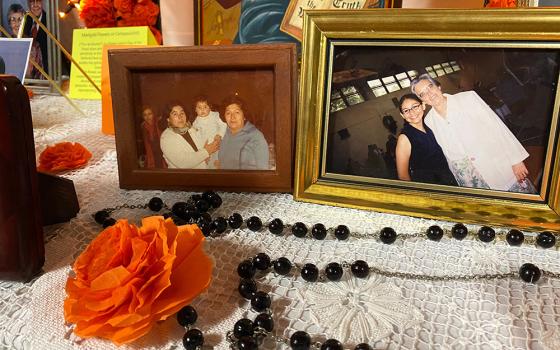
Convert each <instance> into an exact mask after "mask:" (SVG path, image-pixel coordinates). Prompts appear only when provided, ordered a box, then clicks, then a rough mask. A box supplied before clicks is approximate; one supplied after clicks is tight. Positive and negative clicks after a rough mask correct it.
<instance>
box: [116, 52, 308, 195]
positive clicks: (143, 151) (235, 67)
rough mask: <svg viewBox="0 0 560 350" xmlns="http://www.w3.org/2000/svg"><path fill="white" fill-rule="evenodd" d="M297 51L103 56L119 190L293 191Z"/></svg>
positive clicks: (144, 53) (120, 53)
mask: <svg viewBox="0 0 560 350" xmlns="http://www.w3.org/2000/svg"><path fill="white" fill-rule="evenodd" d="M295 53H296V51H295V45H293V44H277V45H250V46H247V45H235V46H213V47H157V48H144V49H119V50H110V51H109V70H110V74H111V90H112V91H113V110H114V116H115V138H116V146H117V156H118V164H119V181H120V186H121V187H122V188H129V189H132V188H137V189H140V188H141V189H194V188H206V189H224V190H231V191H244V190H250V191H257V192H283V191H285V192H290V191H291V189H292V180H293V177H292V174H293V171H292V169H293V166H292V164H293V144H294V132H293V125H294V120H295V91H296V88H295V84H296V65H297V61H296V58H295Z"/></svg>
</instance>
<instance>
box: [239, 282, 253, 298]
mask: <svg viewBox="0 0 560 350" xmlns="http://www.w3.org/2000/svg"><path fill="white" fill-rule="evenodd" d="M237 291H238V292H239V294H240V295H241V296H242V297H243V298H245V299H247V300H251V298H252V297H253V295H255V293H256V291H257V284H256V283H255V281H254V280H251V279H242V280H241V281H239V286H238V287H237Z"/></svg>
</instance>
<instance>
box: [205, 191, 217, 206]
mask: <svg viewBox="0 0 560 350" xmlns="http://www.w3.org/2000/svg"><path fill="white" fill-rule="evenodd" d="M202 199H204V200H205V201H207V202H208V203H209V204H210V206H211V207H212V208H214V209H216V208H219V207H220V206H221V205H222V197H220V195H219V194H217V193H216V192H214V191H206V192H203V193H202Z"/></svg>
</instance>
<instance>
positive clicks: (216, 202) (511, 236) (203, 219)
mask: <svg viewBox="0 0 560 350" xmlns="http://www.w3.org/2000/svg"><path fill="white" fill-rule="evenodd" d="M221 205H222V198H221V197H220V195H218V194H217V193H216V192H213V191H207V192H204V193H202V194H193V195H191V197H190V199H189V200H188V201H186V202H184V201H179V202H176V203H175V204H173V206H172V207H171V208H169V207H168V206H167V205H165V204H164V202H163V200H162V199H161V198H159V197H153V198H152V199H150V201H149V202H148V204H145V205H129V204H123V205H120V206H116V207H113V208H105V209H102V210H100V211H98V212H96V213H95V214H94V215H93V217H94V219H95V221H96V222H97V223H99V224H101V225H103V227H104V228H105V227H108V226H112V225H114V224H115V222H116V221H115V219H113V218H112V217H111V214H112V213H113V212H114V211H117V210H120V209H124V208H126V209H146V208H148V209H150V210H151V211H153V212H160V211H162V210H163V209H165V212H164V213H163V216H164V217H165V218H168V217H171V218H172V219H173V221H174V222H175V224H176V225H185V224H197V225H198V227H199V228H200V230H201V231H202V233H203V234H204V235H205V236H207V237H219V236H220V235H222V234H224V233H226V231H227V230H228V226H229V228H230V230H236V229H239V228H241V227H242V226H243V224H245V226H246V227H247V228H248V229H249V230H250V231H253V232H259V231H265V230H268V231H269V232H270V233H272V234H274V235H277V236H281V235H284V234H288V232H291V234H292V235H293V236H295V237H298V238H304V237H311V238H313V239H317V240H323V239H325V238H326V237H327V235H328V234H330V235H332V236H333V237H334V238H335V239H338V240H346V239H348V238H349V237H355V238H373V239H379V240H380V241H381V242H382V243H385V244H392V243H394V242H395V241H396V240H397V238H400V239H407V238H417V237H423V236H425V237H426V238H428V239H429V240H431V241H439V240H441V239H442V238H443V236H444V235H445V234H448V235H450V236H451V237H453V238H455V239H457V240H463V239H465V238H466V237H467V236H468V235H469V230H468V229H467V227H466V226H465V225H463V224H461V223H457V224H455V225H453V227H452V228H451V230H444V229H443V228H441V227H440V226H438V225H432V226H430V227H428V228H427V229H426V231H425V232H419V233H412V234H397V232H396V231H395V230H394V229H393V228H391V227H384V228H382V229H381V230H379V232H375V233H368V234H361V233H358V232H352V231H350V229H349V228H348V226H346V225H338V226H336V227H334V228H326V227H325V225H323V224H321V223H316V224H314V225H313V226H311V230H310V229H309V227H308V226H307V225H306V224H304V223H303V222H296V223H294V224H284V222H283V221H282V220H281V219H279V218H275V219H272V220H270V221H269V222H265V223H263V221H262V220H261V218H259V217H258V216H251V217H249V218H248V219H247V220H243V217H242V216H241V215H240V214H239V213H233V214H231V215H230V216H229V217H228V218H225V217H223V216H218V217H215V218H212V216H211V215H210V214H209V211H210V210H212V209H217V208H219V207H220V206H221ZM471 235H472V236H473V237H476V238H477V239H478V240H480V241H481V242H484V243H490V242H492V241H494V240H496V238H505V241H506V242H507V243H508V244H509V245H510V246H520V245H522V244H523V243H525V244H534V245H536V246H538V247H541V248H545V249H546V248H552V247H554V246H556V245H557V243H558V242H559V240H558V239H557V237H556V235H555V234H554V233H552V232H549V231H543V232H540V233H538V234H537V235H536V236H535V237H533V236H529V237H526V236H525V235H524V234H523V232H521V231H519V230H517V229H511V230H509V231H508V232H507V233H506V232H501V231H500V232H496V231H495V230H494V229H493V228H491V227H489V226H482V227H480V228H479V229H478V231H477V232H476V234H472V233H471ZM504 236H505V237H504Z"/></svg>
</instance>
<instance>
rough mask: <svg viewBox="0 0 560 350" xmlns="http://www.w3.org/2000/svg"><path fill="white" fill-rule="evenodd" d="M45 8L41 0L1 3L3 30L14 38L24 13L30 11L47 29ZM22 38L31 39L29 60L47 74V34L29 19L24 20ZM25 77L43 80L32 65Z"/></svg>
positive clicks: (16, 0)
mask: <svg viewBox="0 0 560 350" xmlns="http://www.w3.org/2000/svg"><path fill="white" fill-rule="evenodd" d="M46 6H48V2H47V1H43V0H12V1H4V2H2V13H4V14H5V16H4V17H5V18H3V21H4V22H3V23H4V28H6V29H7V30H8V33H9V34H10V35H11V37H16V36H17V35H18V32H19V30H20V27H21V26H22V24H23V18H24V15H25V12H26V11H30V12H31V13H32V14H33V15H35V17H37V18H38V19H39V20H40V21H41V23H42V24H44V25H45V26H46V27H47V28H48V27H49V25H48V22H47V12H46V10H47V9H46ZM23 37H24V38H33V44H32V45H31V53H30V58H31V59H32V60H34V61H35V62H36V63H37V64H38V65H39V66H40V67H41V68H43V69H44V70H45V71H46V72H48V71H49V67H48V47H47V33H46V32H45V31H44V30H43V29H42V28H41V27H40V26H39V25H38V24H36V23H34V22H33V21H32V20H31V19H30V18H29V19H27V20H26V22H25V26H24V28H23ZM25 77H26V78H27V79H45V78H44V77H43V75H42V74H41V73H40V72H39V70H37V69H36V68H35V67H34V66H33V65H32V64H29V65H28V67H27V71H26V74H25Z"/></svg>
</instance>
